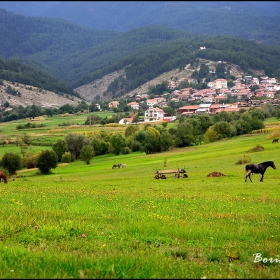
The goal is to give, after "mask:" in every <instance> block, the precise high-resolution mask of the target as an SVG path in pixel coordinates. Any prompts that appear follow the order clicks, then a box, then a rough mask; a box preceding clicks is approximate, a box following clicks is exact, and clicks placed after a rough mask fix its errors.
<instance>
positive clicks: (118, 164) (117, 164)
mask: <svg viewBox="0 0 280 280" xmlns="http://www.w3.org/2000/svg"><path fill="white" fill-rule="evenodd" d="M120 167H121V164H120V163H116V164H114V165H113V167H112V169H114V168H120Z"/></svg>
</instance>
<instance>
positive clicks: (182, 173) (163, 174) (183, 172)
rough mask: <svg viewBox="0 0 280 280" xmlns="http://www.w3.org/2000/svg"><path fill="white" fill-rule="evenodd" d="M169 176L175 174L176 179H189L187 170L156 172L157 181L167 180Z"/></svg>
mask: <svg viewBox="0 0 280 280" xmlns="http://www.w3.org/2000/svg"><path fill="white" fill-rule="evenodd" d="M167 174H174V177H175V178H177V179H179V178H180V177H183V178H188V175H187V173H186V170H185V169H180V168H178V169H172V170H157V171H156V172H155V179H166V175H167Z"/></svg>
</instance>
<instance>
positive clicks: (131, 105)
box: [127, 101, 139, 110]
mask: <svg viewBox="0 0 280 280" xmlns="http://www.w3.org/2000/svg"><path fill="white" fill-rule="evenodd" d="M127 106H130V107H131V109H133V110H139V103H138V102H135V101H133V102H130V103H128V104H127Z"/></svg>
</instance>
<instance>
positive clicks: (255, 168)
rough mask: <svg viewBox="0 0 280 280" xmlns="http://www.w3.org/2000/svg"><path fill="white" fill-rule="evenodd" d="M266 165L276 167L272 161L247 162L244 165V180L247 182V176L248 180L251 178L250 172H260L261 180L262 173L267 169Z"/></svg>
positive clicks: (261, 180)
mask: <svg viewBox="0 0 280 280" xmlns="http://www.w3.org/2000/svg"><path fill="white" fill-rule="evenodd" d="M267 167H272V168H273V169H276V166H275V164H274V162H273V161H266V162H262V163H260V164H257V165H256V164H252V163H251V164H247V165H246V166H245V170H246V178H245V182H247V177H249V179H250V181H251V182H252V180H251V174H252V173H258V174H261V175H262V176H261V179H260V182H263V175H264V173H265V171H266V169H267Z"/></svg>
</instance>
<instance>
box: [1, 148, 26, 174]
mask: <svg viewBox="0 0 280 280" xmlns="http://www.w3.org/2000/svg"><path fill="white" fill-rule="evenodd" d="M2 166H3V168H5V169H7V170H8V171H9V173H10V174H11V175H14V174H16V171H17V170H19V169H21V166H22V160H21V157H20V155H19V154H16V153H13V152H10V153H5V154H4V155H3V157H2Z"/></svg>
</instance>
